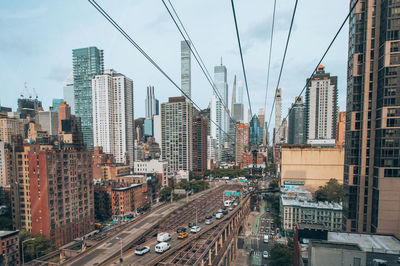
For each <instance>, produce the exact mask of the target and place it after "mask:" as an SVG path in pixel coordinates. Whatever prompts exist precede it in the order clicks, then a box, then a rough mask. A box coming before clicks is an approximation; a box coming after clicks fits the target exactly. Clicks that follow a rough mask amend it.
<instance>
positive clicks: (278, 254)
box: [270, 240, 293, 266]
mask: <svg viewBox="0 0 400 266" xmlns="http://www.w3.org/2000/svg"><path fill="white" fill-rule="evenodd" d="M289 242H290V240H289ZM292 263H293V245H292V246H289V245H283V244H276V245H275V246H274V247H273V248H272V249H271V252H270V265H271V266H290V265H292Z"/></svg>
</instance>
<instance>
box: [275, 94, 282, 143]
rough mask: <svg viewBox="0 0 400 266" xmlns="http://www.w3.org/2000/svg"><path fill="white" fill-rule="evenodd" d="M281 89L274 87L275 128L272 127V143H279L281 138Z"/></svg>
mask: <svg viewBox="0 0 400 266" xmlns="http://www.w3.org/2000/svg"><path fill="white" fill-rule="evenodd" d="M281 123H282V89H281V88H277V89H276V98H275V129H274V144H277V143H280V142H281V138H282V134H281V132H282V127H281Z"/></svg>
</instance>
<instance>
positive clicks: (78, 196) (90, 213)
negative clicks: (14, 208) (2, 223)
mask: <svg viewBox="0 0 400 266" xmlns="http://www.w3.org/2000/svg"><path fill="white" fill-rule="evenodd" d="M29 186H30V200H31V213H32V214H31V216H32V233H33V234H36V233H42V234H44V235H45V236H46V237H47V238H49V239H50V241H51V245H52V246H53V247H60V246H62V245H64V244H66V243H68V242H71V241H72V240H73V239H75V238H77V237H81V236H83V235H85V234H87V233H89V232H91V231H92V230H93V229H94V195H93V182H92V156H91V152H90V151H78V150H73V149H71V150H55V149H49V150H44V149H42V150H41V151H38V152H36V153H30V154H29Z"/></svg>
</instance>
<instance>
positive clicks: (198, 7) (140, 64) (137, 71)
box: [0, 0, 349, 127]
mask: <svg viewBox="0 0 400 266" xmlns="http://www.w3.org/2000/svg"><path fill="white" fill-rule="evenodd" d="M97 2H98V4H100V5H101V6H102V7H103V9H104V10H106V11H107V12H108V13H109V14H110V15H111V16H112V17H113V19H114V20H115V21H116V22H118V23H119V24H120V26H121V27H122V28H123V29H124V30H125V31H126V32H127V33H128V34H129V35H130V36H131V37H132V38H133V39H134V40H135V41H136V42H137V43H138V44H139V45H140V46H141V47H142V48H143V50H145V51H146V52H147V53H148V54H149V55H150V56H151V57H152V58H153V59H154V60H155V61H156V62H157V63H158V64H159V65H160V66H161V68H163V69H164V71H165V72H166V73H167V74H168V75H169V76H170V77H171V78H172V79H173V80H174V81H175V82H176V83H177V84H178V85H180V41H181V40H182V38H181V36H180V34H179V32H178V30H177V28H176V27H175V25H174V24H173V21H172V20H171V18H170V17H169V15H168V13H167V10H166V9H165V7H164V5H163V3H162V1H154V0H135V1H129V0H119V1H106V0H98V1H97ZM171 2H172V3H173V4H174V6H175V9H176V10H177V12H178V14H179V15H180V18H181V20H182V22H183V23H184V25H185V27H186V29H187V31H188V33H189V34H190V36H191V39H192V41H193V43H194V44H195V46H196V48H197V50H198V52H199V53H200V55H201V57H202V59H203V61H204V63H205V65H206V66H207V68H208V71H209V72H210V73H211V75H212V76H213V69H214V66H215V65H219V64H220V61H221V57H222V61H223V64H224V65H225V66H226V67H227V69H228V84H229V100H228V102H229V104H230V102H231V96H232V95H231V92H232V84H233V77H234V75H237V78H238V79H239V80H243V74H242V68H241V63H240V56H239V48H238V44H237V40H236V33H235V27H234V20H233V15H232V9H231V2H230V1H229V0H202V1H195V0H171ZM294 3H295V0H278V1H277V7H276V9H277V10H276V20H275V32H274V42H273V44H272V45H273V46H272V57H271V71H270V83H269V90H268V94H267V95H268V97H267V104H266V112H265V113H266V120H267V121H268V118H269V116H270V113H271V106H272V101H273V95H274V93H275V88H276V86H277V80H278V75H279V69H280V65H281V61H282V56H283V52H284V46H285V42H286V38H287V34H288V30H289V25H290V19H291V16H292V12H293V7H294ZM235 9H236V15H237V20H238V27H239V32H240V37H241V42H242V48H243V56H244V61H245V66H246V72H247V73H246V74H247V79H248V88H249V94H250V102H251V106H252V110H253V113H256V112H258V110H259V108H264V99H265V96H266V86H267V84H266V80H267V65H268V53H269V46H270V33H271V23H272V11H273V0H251V1H249V0H236V1H235ZM348 10H349V1H348V0H335V1H328V0H323V1H321V0H306V1H299V3H298V7H297V13H296V16H295V20H294V26H293V32H292V37H291V39H290V43H289V47H288V52H287V57H286V62H285V65H284V69H283V74H282V78H281V82H280V87H281V88H282V94H283V97H282V99H283V101H282V105H283V106H282V113H283V117H285V116H286V114H287V110H288V108H289V107H290V106H291V104H292V103H293V101H294V98H295V96H297V95H298V94H299V93H300V91H301V90H302V88H303V87H304V85H305V82H306V79H307V78H308V77H309V76H310V75H311V73H312V71H313V70H314V68H315V66H316V64H317V63H318V61H319V59H320V58H321V56H322V54H323V52H324V51H325V49H326V48H327V47H328V45H329V43H330V41H331V39H332V38H333V36H334V34H335V33H336V31H337V30H338V29H339V26H340V25H341V23H342V22H343V20H344V18H345V17H346V15H347V12H348ZM0 32H1V34H0V101H1V102H0V104H1V105H2V106H8V107H12V108H13V110H15V109H16V106H17V99H18V98H19V96H20V94H21V93H22V94H24V95H28V93H31V94H32V95H35V93H34V92H33V88H34V89H35V91H36V92H37V94H38V97H39V99H40V100H42V102H43V105H44V107H45V109H47V108H48V107H49V106H50V105H51V101H52V99H53V98H62V97H63V90H62V88H63V84H64V81H65V79H66V78H67V76H68V75H69V73H70V72H71V71H72V49H75V48H82V47H88V46H96V47H98V48H99V49H103V50H104V67H105V69H109V68H112V69H115V70H116V71H118V72H120V73H122V74H124V75H126V76H128V77H129V78H131V79H133V82H134V104H135V110H134V116H135V118H138V117H143V116H144V113H145V108H144V100H145V97H146V87H147V86H148V85H153V86H154V87H155V89H154V90H155V95H156V98H158V99H159V101H160V103H163V102H166V101H168V97H172V96H180V94H181V93H180V92H179V91H178V89H177V88H175V87H174V86H173V85H172V84H171V83H170V82H169V81H168V80H167V79H166V78H165V77H164V76H162V74H161V73H160V72H158V70H156V69H155V68H154V67H153V66H152V65H151V64H150V63H149V62H148V61H147V60H146V59H145V58H144V57H143V56H142V55H141V54H140V53H139V52H138V51H137V50H136V49H135V48H134V47H133V46H132V45H131V44H130V43H129V42H128V41H127V40H126V39H124V38H123V36H122V35H121V34H120V33H119V32H118V31H117V30H116V29H115V28H114V27H113V26H112V25H111V24H109V22H108V21H106V19H105V18H104V17H102V16H101V15H100V14H99V13H98V11H97V10H96V9H95V8H94V7H93V6H92V5H91V4H90V3H89V2H88V1H84V0H69V1H52V0H43V1H29V0H19V1H12V0H6V1H3V2H2V5H1V6H0ZM347 47H348V26H347V24H346V26H345V27H344V28H343V30H342V32H341V34H340V35H339V37H338V39H337V40H336V42H335V43H334V45H333V47H332V48H331V50H330V52H329V53H328V55H327V56H326V59H325V60H324V61H323V62H322V64H323V65H324V66H325V67H326V71H327V72H330V73H331V74H332V75H336V76H338V91H339V99H338V105H339V107H340V109H341V110H344V109H345V101H346V71H347ZM25 82H26V83H27V87H28V92H27V91H25V90H24V83H25ZM244 93H245V90H244ZM211 96H212V88H211V86H210V85H209V83H208V82H207V80H206V78H205V77H204V75H203V73H202V72H201V70H200V68H199V67H198V65H197V64H196V61H195V60H194V58H193V57H192V99H193V100H194V101H195V102H196V103H197V104H198V105H199V106H200V107H201V108H206V107H207V106H208V103H209V101H210V99H211ZM243 99H244V101H245V110H247V108H248V102H247V96H246V94H244V95H243ZM245 114H246V119H247V111H245ZM273 123H274V117H273V116H272V119H271V127H273V126H274V125H273Z"/></svg>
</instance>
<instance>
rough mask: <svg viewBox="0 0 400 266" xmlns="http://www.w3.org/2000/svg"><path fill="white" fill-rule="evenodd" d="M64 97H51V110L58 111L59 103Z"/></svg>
mask: <svg viewBox="0 0 400 266" xmlns="http://www.w3.org/2000/svg"><path fill="white" fill-rule="evenodd" d="M63 101H64V99H53V101H52V103H53V104H52V106H53V112H56V113H57V112H58V107H59V106H60V103H61V102H63Z"/></svg>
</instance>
